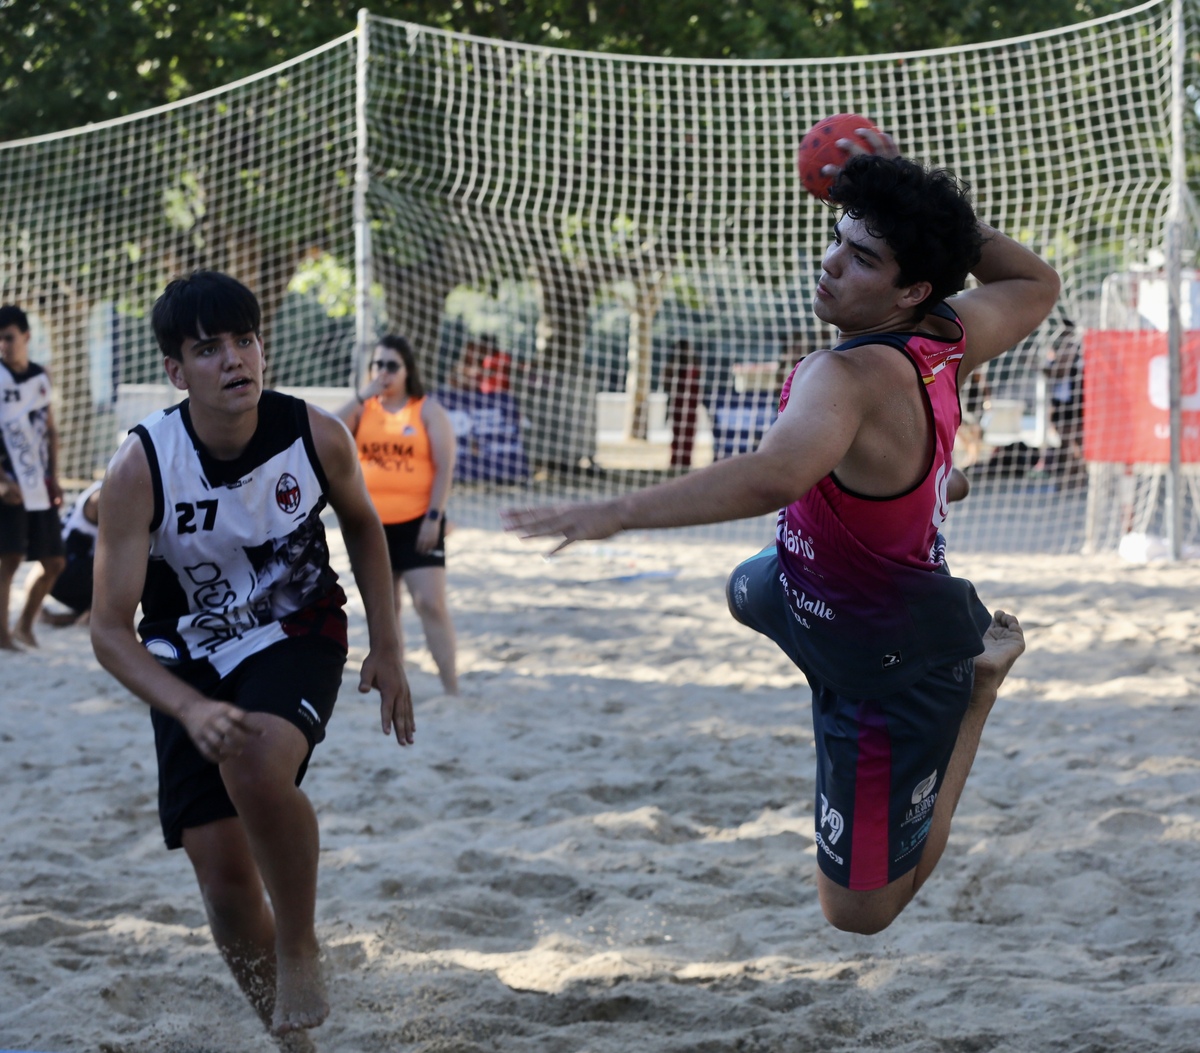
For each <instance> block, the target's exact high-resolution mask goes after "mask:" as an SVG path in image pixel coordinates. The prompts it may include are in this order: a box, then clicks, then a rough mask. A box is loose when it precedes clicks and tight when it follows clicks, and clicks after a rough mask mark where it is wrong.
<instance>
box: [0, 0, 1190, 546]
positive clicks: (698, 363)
mask: <svg viewBox="0 0 1200 1053" xmlns="http://www.w3.org/2000/svg"><path fill="white" fill-rule="evenodd" d="M1188 11H1189V14H1188V19H1189V26H1188V29H1189V39H1193V40H1194V39H1195V30H1196V20H1195V11H1194V9H1193V8H1192V7H1191V6H1190V5H1189V8H1188ZM1170 16H1171V6H1170V4H1169V3H1168V2H1165V0H1162V2H1154V3H1150V4H1146V5H1143V6H1141V7H1138V8H1135V9H1134V10H1131V11H1128V12H1126V13H1124V14H1122V15H1120V16H1116V17H1112V18H1108V19H1104V20H1100V21H1097V22H1093V23H1088V24H1085V25H1081V26H1076V27H1072V28H1069V29H1066V30H1063V31H1059V32H1053V33H1046V34H1041V35H1038V36H1033V37H1028V38H1022V39H1020V40H1015V41H1007V42H1001V43H998V44H993V45H987V46H978V47H968V48H961V49H953V50H939V51H932V52H925V53H919V54H905V55H892V56H878V57H870V58H855V59H846V60H837V61H833V60H829V61H825V60H800V61H792V62H700V61H688V60H657V59H642V58H629V57H616V56H606V55H597V54H584V53H576V52H564V51H556V50H551V49H542V48H530V47H524V46H519V45H513V44H507V43H503V42H498V41H493V40H481V39H476V38H470V37H464V36H457V35H452V34H446V33H442V32H437V31H433V30H428V29H424V28H420V27H416V26H412V25H408V24H403V23H397V22H392V21H387V20H380V19H372V20H370V22H369V52H368V54H369V59H368V63H367V67H366V71H365V73H366V76H365V78H364V79H363V81H364V83H365V85H366V93H365V97H364V98H363V99H362V103H363V117H364V118H365V120H364V121H363V125H364V126H365V128H366V136H367V137H366V141H365V143H364V144H362V145H363V146H364V147H365V154H366V156H367V157H368V158H369V165H368V168H369V171H368V175H369V184H368V190H367V194H366V198H365V213H364V214H363V215H361V216H360V219H361V220H362V222H363V229H362V230H360V231H359V234H360V239H361V235H362V234H363V232H364V230H366V229H368V228H369V234H370V237H369V242H368V240H366V239H361V244H363V245H367V244H368V243H369V248H370V251H369V265H370V271H369V274H370V283H371V284H370V290H371V299H372V302H373V303H374V305H375V307H374V311H373V317H371V318H370V319H368V320H367V321H366V325H365V328H366V330H367V332H368V333H369V334H370V335H372V336H373V335H378V334H380V333H382V332H383V331H385V330H393V331H399V332H403V333H405V334H406V335H408V336H409V338H410V339H411V340H412V341H413V343H414V346H415V347H416V350H417V354H418V358H419V361H420V363H421V367H422V370H423V372H424V374H425V379H426V382H427V385H428V386H429V387H430V388H432V389H433V390H434V391H435V392H437V393H438V394H439V397H441V398H442V399H443V401H444V402H446V403H447V405H448V406H449V407H450V409H451V413H452V416H453V418H454V420H455V423H456V428H457V430H458V431H459V438H460V465H459V472H458V482H457V483H456V487H455V495H454V498H453V499H452V505H451V510H452V515H454V516H455V517H457V518H458V520H459V521H461V522H468V523H475V524H478V525H495V523H496V519H495V510H496V508H497V507H499V506H503V505H505V504H509V503H513V502H516V501H526V500H543V499H549V498H557V497H560V496H565V495H585V496H599V495H602V494H612V493H616V492H619V491H622V490H625V489H628V488H630V487H632V486H637V485H642V484H644V483H645V482H647V481H650V480H653V479H658V478H662V477H665V476H666V475H667V474H669V473H671V472H673V471H681V470H686V466H687V465H692V466H696V465H701V464H704V463H706V462H708V461H709V460H711V459H713V458H714V457H724V456H729V455H731V454H733V453H736V452H739V451H741V450H745V449H749V448H751V447H752V446H753V445H754V443H755V442H756V441H757V440H758V438H759V437H760V436H761V433H762V431H763V429H764V428H765V427H766V426H767V424H768V423H769V421H770V419H771V417H772V415H773V412H774V402H775V397H776V394H777V392H778V385H779V382H780V380H781V378H782V375H783V373H784V372H785V371H786V370H787V369H788V368H790V366H791V365H792V364H794V362H795V361H796V359H797V358H798V357H799V356H800V355H802V354H804V353H806V352H807V351H809V350H812V349H813V348H815V347H819V346H825V345H828V344H829V343H830V341H831V338H832V334H831V333H830V332H829V331H827V330H826V329H825V328H824V327H823V326H821V325H820V323H817V322H816V321H815V320H814V319H813V317H812V315H811V313H810V311H809V307H808V304H809V300H810V295H811V291H812V288H813V286H814V284H815V281H816V278H817V277H818V274H819V269H818V268H819V260H820V258H821V254H822V252H823V250H824V247H825V245H826V243H827V239H828V236H829V230H830V226H831V222H832V216H831V214H830V212H829V211H828V209H827V208H826V207H824V206H822V205H821V204H819V203H818V202H817V201H816V200H815V199H813V198H810V197H808V196H806V195H804V194H803V193H802V192H801V190H800V188H799V184H798V181H797V179H796V177H795V174H794V167H793V158H794V150H795V146H796V144H797V143H798V141H799V140H800V138H801V136H802V135H803V133H804V131H805V130H806V129H807V128H808V127H809V126H810V125H811V124H812V123H814V122H815V121H816V120H818V119H819V118H820V117H823V116H826V115H828V114H830V113H834V112H839V111H854V112H859V113H864V114H867V115H869V116H870V117H872V118H873V119H874V120H875V121H876V122H877V123H879V124H881V125H882V126H884V127H886V128H888V129H889V130H890V131H892V132H893V133H894V134H895V135H896V137H897V140H898V141H899V142H900V144H901V145H902V148H903V149H904V150H905V152H906V153H908V154H909V155H911V156H914V157H916V158H919V159H921V160H924V161H927V162H929V163H933V164H938V165H945V166H947V167H949V168H952V169H953V170H954V171H956V172H957V173H958V174H960V175H961V176H962V177H964V178H965V179H967V180H969V181H970V183H971V184H972V186H973V188H974V197H975V201H976V204H977V207H978V211H979V213H980V215H981V217H983V218H984V219H986V220H988V221H989V222H991V223H993V224H995V225H996V226H998V227H1000V228H1001V229H1003V230H1005V231H1007V232H1009V233H1011V234H1013V235H1014V236H1016V237H1018V238H1020V239H1021V240H1023V241H1024V242H1025V243H1027V244H1029V245H1030V246H1031V247H1032V248H1034V249H1035V250H1036V251H1038V252H1039V253H1041V254H1043V255H1044V256H1046V257H1047V258H1048V259H1050V260H1051V262H1052V263H1053V264H1054V265H1055V266H1056V267H1057V268H1058V270H1059V271H1060V273H1061V274H1062V277H1063V279H1064V291H1063V297H1062V301H1061V305H1060V309H1059V310H1058V311H1056V313H1055V314H1054V315H1053V316H1052V317H1051V319H1050V320H1048V322H1047V323H1046V325H1045V326H1044V327H1043V329H1042V330H1041V331H1039V332H1038V333H1036V334H1034V336H1033V337H1031V338H1030V339H1029V340H1028V341H1027V342H1026V343H1025V344H1024V345H1022V346H1020V347H1018V348H1015V349H1014V350H1013V351H1012V352H1010V353H1009V354H1008V355H1006V356H1005V357H1004V358H1003V359H1001V360H999V361H997V362H995V363H993V364H992V365H991V367H990V368H989V370H988V371H987V374H986V376H983V377H980V378H978V379H979V383H978V386H977V387H976V388H975V389H974V392H973V397H972V398H971V400H970V402H969V404H968V405H967V407H966V408H967V409H968V411H969V415H970V421H969V422H968V425H967V427H965V428H964V430H963V434H962V436H961V443H960V447H959V455H960V458H961V463H963V464H965V465H970V468H969V474H970V475H971V476H972V477H973V480H974V489H973V492H972V495H971V497H970V498H969V499H968V500H967V501H966V502H965V503H964V504H962V505H961V506H956V508H955V509H954V511H953V513H952V515H951V519H950V522H949V523H948V527H949V532H950V534H951V540H952V544H953V546H954V547H955V548H957V549H959V550H963V549H975V550H980V549H984V550H1010V551H1011V550H1026V551H1077V550H1080V549H1083V548H1085V547H1093V548H1109V547H1113V546H1115V545H1116V544H1117V542H1118V541H1119V540H1120V539H1121V537H1122V536H1123V535H1125V534H1127V533H1129V532H1131V531H1137V530H1141V531H1142V532H1144V533H1147V534H1154V533H1161V532H1162V531H1163V529H1164V527H1163V519H1164V508H1165V504H1164V501H1165V498H1164V493H1165V490H1166V488H1165V487H1164V486H1163V485H1161V484H1162V480H1163V477H1164V471H1165V464H1164V462H1165V460H1166V455H1165V453H1164V450H1165V449H1166V447H1165V446H1164V445H1163V442H1164V440H1163V436H1162V422H1163V419H1165V418H1164V417H1163V415H1162V407H1161V405H1160V403H1161V398H1160V395H1161V390H1160V388H1156V387H1154V384H1156V383H1158V381H1157V380H1154V379H1152V378H1151V374H1152V373H1153V371H1154V370H1158V369H1159V368H1160V364H1159V359H1160V358H1161V357H1162V354H1165V351H1163V350H1162V348H1165V334H1161V339H1160V334H1154V333H1152V334H1151V337H1150V343H1146V342H1145V341H1144V340H1141V339H1140V338H1139V339H1138V340H1135V339H1131V338H1128V333H1129V331H1131V330H1154V329H1158V328H1165V322H1164V318H1165V315H1164V314H1163V312H1162V310H1160V309H1159V305H1160V301H1162V300H1163V298H1164V295H1165V294H1164V292H1163V290H1164V289H1165V284H1164V282H1163V281H1162V277H1161V271H1162V252H1163V245H1164V231H1165V223H1166V215H1167V199H1168V189H1169V185H1170V163H1169V162H1170V144H1169V137H1168V132H1169V124H1168V117H1167V115H1168V114H1169V113H1170V111H1171V104H1172V85H1171V76H1170V73H1171V58H1172V50H1171V32H1170V28H1171V23H1170ZM355 45H356V42H355V39H354V38H353V37H347V38H345V39H343V40H341V41H337V42H335V43H333V44H331V45H330V46H328V47H327V48H324V49H322V50H321V51H320V52H319V53H314V54H311V55H308V56H305V57H304V58H303V59H302V60H298V61H296V62H294V63H292V64H290V65H289V66H287V67H286V68H281V69H276V70H272V71H270V72H269V73H267V74H264V75H262V76H261V77H257V78H254V79H252V80H250V81H247V82H244V83H242V84H239V85H235V86H233V87H231V88H229V89H227V90H225V91H222V92H218V93H213V94H211V95H208V96H206V97H202V98H198V99H195V100H192V101H190V102H189V103H187V104H185V105H181V106H177V107H173V108H170V109H166V110H163V111H158V112H155V113H151V114H147V115H143V116H140V117H138V118H135V119H131V120H128V121H124V122H120V123H117V124H112V125H106V126H98V127H96V128H94V129H87V130H81V131H78V132H75V133H71V134H67V135H63V136H57V137H47V138H45V139H40V140H36V141H27V142H23V143H15V144H8V145H7V146H4V147H0V149H2V150H3V153H2V154H0V157H2V159H3V161H4V163H5V170H6V179H5V181H4V185H3V187H2V188H0V227H2V229H3V231H4V239H3V248H2V249H0V252H2V253H3V255H2V257H0V294H2V298H3V299H4V300H5V301H14V300H15V301H17V302H24V303H25V304H26V306H28V307H31V308H32V310H33V311H34V312H36V314H37V315H38V317H39V320H40V322H41V324H42V343H41V349H42V351H41V353H42V354H43V355H45V356H48V357H49V359H50V360H51V362H52V364H53V368H54V376H55V380H56V383H57V385H58V389H59V394H58V397H59V400H60V404H61V409H60V422H61V430H62V432H63V436H64V454H65V456H64V464H65V467H66V469H67V474H68V475H70V476H73V477H75V478H77V479H80V480H82V479H85V478H90V477H91V476H92V475H93V474H94V473H95V472H96V471H98V470H100V469H101V468H102V467H103V464H104V463H105V461H106V459H107V457H108V456H109V455H110V453H111V452H112V449H113V448H114V443H115V441H116V438H117V436H118V434H119V433H120V432H121V431H122V430H123V429H124V428H126V427H128V425H129V424H130V423H132V422H133V421H134V420H136V419H138V417H139V416H140V414H141V413H142V412H143V411H144V410H146V409H148V408H150V405H153V404H156V403H155V401H154V400H158V401H161V399H162V398H163V397H168V396H169V393H168V392H166V389H163V388H162V387H161V386H160V385H159V382H158V380H159V366H158V359H157V356H156V355H155V354H154V353H153V350H152V345H151V343H150V341H149V339H148V336H147V333H146V326H145V322H144V315H145V312H146V311H147V309H148V306H149V304H150V303H151V301H152V300H153V297H154V295H156V293H157V291H158V290H159V289H160V288H161V286H162V284H163V283H164V281H165V280H166V279H167V278H169V277H170V276H171V275H173V274H174V273H177V272H178V271H180V270H184V269H187V268H189V267H192V266H196V265H201V264H202V265H206V266H215V267H220V268H225V269H228V270H230V271H232V272H233V273H235V274H237V275H238V276H239V277H242V278H243V279H244V280H246V281H247V282H248V283H249V284H251V285H252V286H253V287H254V288H255V289H256V290H257V291H258V293H259V294H260V297H262V299H263V301H264V304H265V305H266V308H267V316H268V319H269V322H268V333H267V339H268V354H269V357H270V361H271V368H272V379H273V381H274V382H275V383H276V384H277V385H279V386H286V387H300V386H302V387H305V388H308V389H309V390H310V391H312V393H313V397H314V398H316V399H318V400H320V399H324V398H328V399H329V400H334V399H338V398H340V397H342V396H343V395H344V388H345V385H347V384H348V383H350V381H351V380H352V379H353V378H354V377H355V376H356V374H357V371H358V370H359V369H360V368H361V362H362V356H363V352H364V351H365V349H357V351H356V349H355V345H354V316H353V315H354V305H355V303H356V302H357V297H356V290H355V287H354V278H355V263H354V244H355V233H356V231H355V225H354V215H353V209H352V202H353V182H354V175H355V167H354V161H355V156H356V146H357V145H359V144H358V143H357V142H356V99H355V83H356V78H355V54H356V46H355ZM1193 50H1194V49H1193ZM1194 73H1195V71H1194V70H1192V69H1189V71H1188V76H1189V83H1190V84H1192V85H1195V84H1197V83H1200V80H1198V78H1196V77H1195V76H1194ZM1187 135H1188V142H1189V145H1190V146H1191V147H1193V148H1194V147H1195V146H1196V129H1195V127H1194V122H1193V121H1192V115H1191V114H1190V113H1189V124H1188V129H1187ZM1190 152H1194V149H1193V150H1192V151H1190ZM1189 244H1190V241H1189ZM1196 287H1197V288H1200V283H1197V285H1196ZM1131 290H1132V291H1131ZM1189 302H1190V301H1189ZM1197 304H1198V307H1200V294H1198V295H1197ZM1187 324H1188V325H1189V326H1190V325H1191V323H1190V322H1188V323H1187ZM1195 325H1196V326H1197V327H1198V328H1200V315H1197V320H1196V322H1195ZM1121 333H1125V334H1126V337H1122V336H1120V335H1119V334H1121ZM1096 334H1099V335H1096ZM1105 334H1108V335H1105ZM1114 334H1116V335H1114ZM1155 340H1158V341H1159V342H1158V343H1155V342H1154V341H1155ZM681 341H686V344H687V348H686V349H684V348H682V347H681ZM1139 341H1140V342H1139ZM685 351H686V353H685ZM689 353H690V358H689V357H688V355H689ZM1189 354H1190V352H1189ZM1139 370H1140V372H1139ZM1153 376H1154V377H1158V374H1157V373H1154V374H1153ZM1147 378H1151V379H1147ZM330 388H341V389H342V390H341V391H337V392H334V391H328V390H322V389H330ZM1183 388H1184V396H1185V398H1184V406H1185V409H1184V414H1183V422H1184V427H1185V433H1186V434H1193V435H1194V433H1195V432H1196V431H1197V429H1198V428H1200V406H1197V405H1194V403H1196V401H1197V398H1196V396H1195V394H1194V393H1195V391H1196V379H1195V358H1194V357H1187V356H1185V362H1184V382H1183ZM1189 397H1190V398H1191V402H1189V401H1188V399H1189ZM1131 402H1133V403H1137V404H1138V405H1139V406H1141V404H1142V403H1144V404H1145V406H1144V407H1143V409H1144V412H1141V411H1139V412H1138V413H1137V414H1135V418H1132V419H1131V418H1129V417H1128V414H1127V416H1126V417H1122V418H1119V417H1117V416H1113V414H1114V413H1117V412H1118V411H1119V412H1126V413H1127V407H1128V404H1129V403H1131ZM147 403H149V405H147ZM1121 407H1126V409H1120V408H1121ZM1189 407H1190V408H1189ZM1135 426H1136V427H1142V428H1145V429H1148V432H1147V434H1148V435H1149V436H1150V437H1149V438H1148V439H1147V441H1146V443H1145V444H1143V445H1136V446H1135V444H1132V443H1130V442H1127V441H1126V437H1125V433H1124V431H1123V430H1122V429H1123V428H1125V427H1135ZM1189 428H1190V429H1191V432H1187V429H1189ZM1156 438H1157V440H1158V441H1157V442H1156V441H1155V439H1156ZM1190 441H1191V445H1190V446H1189V445H1187V444H1186V443H1185V447H1184V454H1185V457H1184V462H1185V463H1184V473H1183V477H1184V480H1185V486H1184V487H1183V489H1182V492H1181V494H1180V495H1179V496H1180V497H1181V499H1182V500H1183V502H1184V517H1183V518H1184V530H1185V536H1186V538H1187V539H1188V540H1190V541H1193V542H1194V541H1196V540H1197V539H1198V537H1200V522H1198V516H1197V505H1196V500H1195V498H1196V486H1195V479H1196V475H1195V473H1196V471H1197V465H1196V461H1197V459H1198V457H1200V450H1197V445H1198V444H1200V440H1190ZM722 530H723V531H724V533H725V534H726V535H727V536H729V535H732V534H734V533H738V534H739V535H753V536H756V537H763V538H765V537H766V536H767V531H766V528H765V527H764V524H762V523H753V524H743V525H730V526H727V527H724V528H722Z"/></svg>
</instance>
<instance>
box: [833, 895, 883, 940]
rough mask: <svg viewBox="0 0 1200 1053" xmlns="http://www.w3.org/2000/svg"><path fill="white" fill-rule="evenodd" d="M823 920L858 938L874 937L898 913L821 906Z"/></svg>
mask: <svg viewBox="0 0 1200 1053" xmlns="http://www.w3.org/2000/svg"><path fill="white" fill-rule="evenodd" d="M821 909H822V912H823V913H824V915H825V920H826V921H827V922H829V924H830V925H832V926H833V927H834V928H835V929H838V930H840V931H841V932H851V933H854V934H856V935H858V936H875V935H877V934H878V933H881V932H883V930H884V929H886V928H887V927H888V926H889V925H891V923H892V922H893V921H895V920H896V918H897V917H898V915H899V913H900V912H899V911H879V910H862V909H856V908H850V909H847V908H845V907H841V906H838V907H830V906H828V905H826V904H824V903H822V904H821Z"/></svg>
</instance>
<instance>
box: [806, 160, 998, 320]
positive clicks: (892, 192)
mask: <svg viewBox="0 0 1200 1053" xmlns="http://www.w3.org/2000/svg"><path fill="white" fill-rule="evenodd" d="M969 193H970V187H969V185H968V184H967V183H965V182H964V181H962V180H960V179H959V178H958V177H957V176H955V175H954V173H952V172H948V171H946V170H945V169H944V168H932V169H930V168H925V167H924V166H923V165H921V164H918V163H917V162H916V161H912V160H910V159H908V158H906V157H878V156H875V155H874V154H860V155H858V156H856V157H852V158H850V160H849V161H847V162H846V165H845V167H844V168H843V169H842V171H841V173H840V174H839V175H838V177H837V180H836V181H835V182H834V184H833V188H832V190H831V191H830V195H829V197H830V200H831V201H833V202H834V203H836V204H837V205H838V206H840V207H841V209H842V210H843V211H844V212H845V214H846V215H848V216H850V217H851V218H852V219H857V220H859V221H861V222H862V223H863V224H864V225H865V226H866V228H867V230H868V231H870V233H871V234H872V235H873V236H874V237H877V238H882V239H883V240H884V241H886V242H887V244H888V247H889V248H890V249H891V250H892V252H893V253H894V254H895V257H896V263H897V264H899V267H900V274H899V276H898V277H897V279H896V284H897V285H900V286H903V285H912V284H913V283H914V282H920V281H927V282H929V283H930V285H931V286H932V287H933V288H932V289H931V291H930V293H929V295H928V296H927V297H926V298H925V299H924V300H923V301H921V303H920V304H919V305H918V306H917V313H918V317H924V316H925V315H926V314H927V313H928V312H929V311H930V310H931V309H932V308H933V307H934V306H935V305H936V304H937V303H939V302H940V301H942V300H944V299H946V298H947V297H948V296H953V295H954V294H955V293H956V292H960V291H961V290H962V288H963V286H964V285H965V284H966V282H967V275H968V274H969V273H970V272H971V269H972V268H973V267H974V266H975V265H976V264H977V263H978V262H979V257H980V254H981V252H982V250H983V236H982V235H981V234H980V232H979V227H978V225H977V221H976V218H975V210H974V208H972V207H971V202H970V199H969V197H968V195H969Z"/></svg>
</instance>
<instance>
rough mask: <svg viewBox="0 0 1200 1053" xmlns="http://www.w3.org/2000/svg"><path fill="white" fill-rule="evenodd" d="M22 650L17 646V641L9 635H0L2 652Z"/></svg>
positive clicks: (0, 649)
mask: <svg viewBox="0 0 1200 1053" xmlns="http://www.w3.org/2000/svg"><path fill="white" fill-rule="evenodd" d="M20 650H22V648H20V647H18V646H17V641H16V640H14V639H13V638H12V636H11V635H10V634H9V633H4V634H3V635H0V651H20Z"/></svg>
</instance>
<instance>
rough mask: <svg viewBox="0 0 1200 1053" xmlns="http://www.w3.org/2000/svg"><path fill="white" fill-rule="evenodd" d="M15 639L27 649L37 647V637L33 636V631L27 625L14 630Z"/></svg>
mask: <svg viewBox="0 0 1200 1053" xmlns="http://www.w3.org/2000/svg"><path fill="white" fill-rule="evenodd" d="M13 639H14V640H15V641H16V642H17V643H19V644H23V645H24V646H26V647H37V645H38V642H37V637H35V636H34V635H33V629H31V628H29V627H28V626H25V625H18V626H17V627H16V628H15V629H14V630H13Z"/></svg>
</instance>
